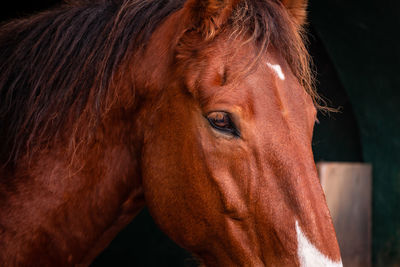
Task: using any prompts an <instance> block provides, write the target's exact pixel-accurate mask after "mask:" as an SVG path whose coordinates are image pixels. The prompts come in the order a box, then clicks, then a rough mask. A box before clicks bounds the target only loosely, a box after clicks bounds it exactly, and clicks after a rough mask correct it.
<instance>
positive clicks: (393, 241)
mask: <svg viewBox="0 0 400 267" xmlns="http://www.w3.org/2000/svg"><path fill="white" fill-rule="evenodd" d="M310 11H311V12H310V18H311V25H312V26H313V27H314V28H315V29H316V32H317V33H318V35H319V36H320V37H321V39H322V42H323V44H324V46H325V47H326V49H327V51H328V54H329V55H330V58H331V59H332V62H333V64H334V65H335V67H336V70H337V73H338V76H339V79H340V81H341V82H342V84H343V86H344V88H345V91H346V93H347V94H348V96H349V99H350V102H351V104H352V107H353V110H354V114H355V117H356V120H357V124H358V127H359V133H360V138H361V139H360V140H361V147H362V157H363V159H364V161H365V162H370V163H372V165H373V235H372V236H373V245H372V246H373V249H372V259H373V263H374V266H385V267H386V266H399V265H400V204H399V203H400V75H399V70H400V68H399V66H400V47H399V41H400V37H399V35H400V19H399V12H400V2H399V1H395V0H387V1H378V0H364V1H361V0H352V1H346V0H325V1H319V0H312V1H311V6H310Z"/></svg>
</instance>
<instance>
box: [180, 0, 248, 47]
mask: <svg viewBox="0 0 400 267" xmlns="http://www.w3.org/2000/svg"><path fill="white" fill-rule="evenodd" d="M239 2H240V0H189V1H188V2H187V3H186V8H188V9H189V14H190V17H191V20H192V21H193V23H194V27H195V28H196V29H197V30H198V31H200V32H201V33H202V34H203V36H204V37H205V38H206V39H212V38H213V37H214V36H215V34H216V33H217V32H218V30H219V29H220V28H221V26H222V25H223V24H224V23H226V22H227V20H228V19H229V17H230V15H231V14H232V11H233V9H234V8H235V7H236V5H237V4H238V3H239Z"/></svg>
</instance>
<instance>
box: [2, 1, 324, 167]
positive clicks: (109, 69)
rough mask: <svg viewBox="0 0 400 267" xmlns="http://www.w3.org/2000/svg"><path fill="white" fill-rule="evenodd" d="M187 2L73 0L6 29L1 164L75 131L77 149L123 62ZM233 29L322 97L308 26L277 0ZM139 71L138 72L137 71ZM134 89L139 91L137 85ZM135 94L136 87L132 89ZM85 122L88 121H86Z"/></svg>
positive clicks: (240, 11) (112, 92) (244, 9)
mask: <svg viewBox="0 0 400 267" xmlns="http://www.w3.org/2000/svg"><path fill="white" fill-rule="evenodd" d="M184 2H185V1H184V0H97V1H90V0H74V1H69V2H67V3H65V4H63V5H62V6H60V7H58V8H55V9H52V10H50V11H47V12H43V13H40V14H38V15H35V16H31V17H28V18H25V19H19V20H14V21H11V22H9V23H6V24H4V25H3V26H2V27H1V28H0V138H1V139H0V140H1V143H0V162H1V163H3V164H5V163H7V164H13V163H15V162H16V161H17V160H18V158H19V157H21V156H23V155H26V154H27V153H30V152H31V153H32V152H35V151H38V150H40V149H42V148H43V146H51V144H52V142H55V140H58V139H59V138H62V135H63V130H64V127H65V125H68V126H69V127H71V129H72V135H71V136H70V137H69V138H70V139H71V140H73V141H72V142H71V147H70V149H72V146H74V145H76V142H77V140H80V141H81V142H83V143H87V142H89V139H90V132H91V131H93V130H94V129H95V128H96V127H97V126H98V124H99V121H100V120H101V118H102V116H103V115H104V113H105V112H107V108H108V107H109V106H110V105H112V103H113V101H114V100H115V99H116V98H118V90H116V89H115V88H116V87H117V86H118V85H116V84H115V83H114V76H115V74H116V73H117V71H118V69H119V68H120V67H121V64H122V62H124V60H126V59H128V58H129V57H131V56H132V55H133V53H134V51H137V49H140V48H143V47H145V46H146V43H147V42H148V40H149V38H150V36H151V35H152V33H153V32H154V30H155V29H156V28H157V26H159V25H160V23H161V22H162V21H164V20H165V19H166V18H167V17H168V16H169V15H170V14H172V13H173V12H175V11H177V10H179V9H180V8H182V7H183V5H184ZM227 27H230V28H231V30H232V32H236V33H240V34H246V35H247V36H250V39H251V40H253V41H254V42H256V43H257V44H258V47H259V49H260V51H261V50H265V49H266V47H267V46H268V45H269V44H272V45H273V46H275V47H277V48H278V49H279V50H280V51H281V53H282V54H283V56H284V57H285V58H286V60H287V61H288V63H289V65H290V66H291V68H292V71H293V73H294V74H295V76H296V77H297V78H298V80H299V81H300V83H301V84H302V85H303V86H304V88H305V89H306V90H307V92H308V93H309V94H310V95H311V96H312V97H313V99H314V100H316V103H318V99H319V98H318V96H317V94H316V93H315V92H314V90H313V88H312V75H311V71H310V66H309V56H308V53H307V50H306V48H305V45H304V39H303V36H302V34H301V32H302V31H301V29H300V27H299V26H298V25H296V23H295V22H294V21H292V20H291V19H290V16H289V15H288V14H287V11H286V10H285V9H284V8H283V7H282V5H281V3H280V1H278V0H246V1H241V3H240V5H239V6H238V7H237V8H236V10H235V12H233V16H232V17H231V18H230V19H229V21H228V23H227ZM131 71H134V70H131ZM132 90H134V89H132ZM133 95H134V92H133ZM83 125H84V126H83Z"/></svg>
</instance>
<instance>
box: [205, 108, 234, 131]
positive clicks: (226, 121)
mask: <svg viewBox="0 0 400 267" xmlns="http://www.w3.org/2000/svg"><path fill="white" fill-rule="evenodd" d="M207 120H208V121H209V123H210V125H211V126H212V127H213V128H214V129H216V130H218V131H220V132H223V133H225V134H230V135H234V136H236V137H240V133H239V131H238V129H237V128H236V126H235V124H234V123H233V122H232V119H231V116H230V115H229V113H227V112H224V111H214V112H211V113H209V114H208V115H207Z"/></svg>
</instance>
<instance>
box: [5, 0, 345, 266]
mask: <svg viewBox="0 0 400 267" xmlns="http://www.w3.org/2000/svg"><path fill="white" fill-rule="evenodd" d="M306 7H307V1H306V0H94V1H90V0H70V1H67V2H65V3H63V4H62V5H60V6H58V7H55V8H53V9H51V10H48V11H45V12H42V13H39V14H36V15H33V16H30V17H27V18H21V19H17V20H12V21H9V22H7V23H6V24H4V25H2V27H1V28H0V59H1V61H0V62H1V63H0V123H1V126H0V136H1V139H0V140H1V142H0V143H1V145H0V151H1V153H0V155H1V156H0V161H1V168H0V263H1V265H2V266H29V265H38V266H55V265H58V266H71V265H83V266H87V265H89V264H90V263H91V262H92V260H93V259H94V258H95V257H96V255H98V254H99V253H100V252H101V251H102V250H103V249H104V248H106V247H107V245H108V244H109V243H110V242H111V240H112V239H113V237H114V236H115V235H116V234H117V233H118V232H119V231H120V230H121V229H122V228H124V227H125V226H126V225H127V224H128V223H129V222H130V221H131V220H132V219H133V218H134V217H135V216H136V215H137V214H138V212H139V211H140V210H141V209H142V208H143V207H145V206H147V208H148V210H149V212H150V214H151V216H152V217H153V218H154V220H155V222H156V223H157V225H158V226H159V227H160V228H161V229H162V231H164V232H165V233H166V234H167V235H168V236H169V237H170V238H171V239H172V240H174V241H175V242H176V243H177V244H179V245H180V246H182V247H183V248H185V249H187V250H188V251H190V252H191V253H192V254H193V255H194V256H195V257H198V258H199V259H200V260H201V262H202V264H204V265H205V266H307V267H309V266H311V267H312V266H342V263H341V257H340V251H339V247H338V245H337V241H336V236H335V232H334V228H333V226H332V222H331V218H330V215H329V211H328V208H327V206H326V203H325V198H324V193H323V191H322V189H321V185H320V183H319V180H318V176H317V172H316V168H315V163H314V159H313V154H312V150H311V139H312V134H313V127H314V123H315V120H316V113H317V110H318V109H321V108H322V109H323V108H324V105H323V103H322V102H321V100H320V98H319V96H318V95H317V94H316V92H315V90H314V89H313V77H312V71H311V68H310V59H309V55H308V53H307V49H306V45H305V37H304V28H305V27H304V25H305V24H306Z"/></svg>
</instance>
